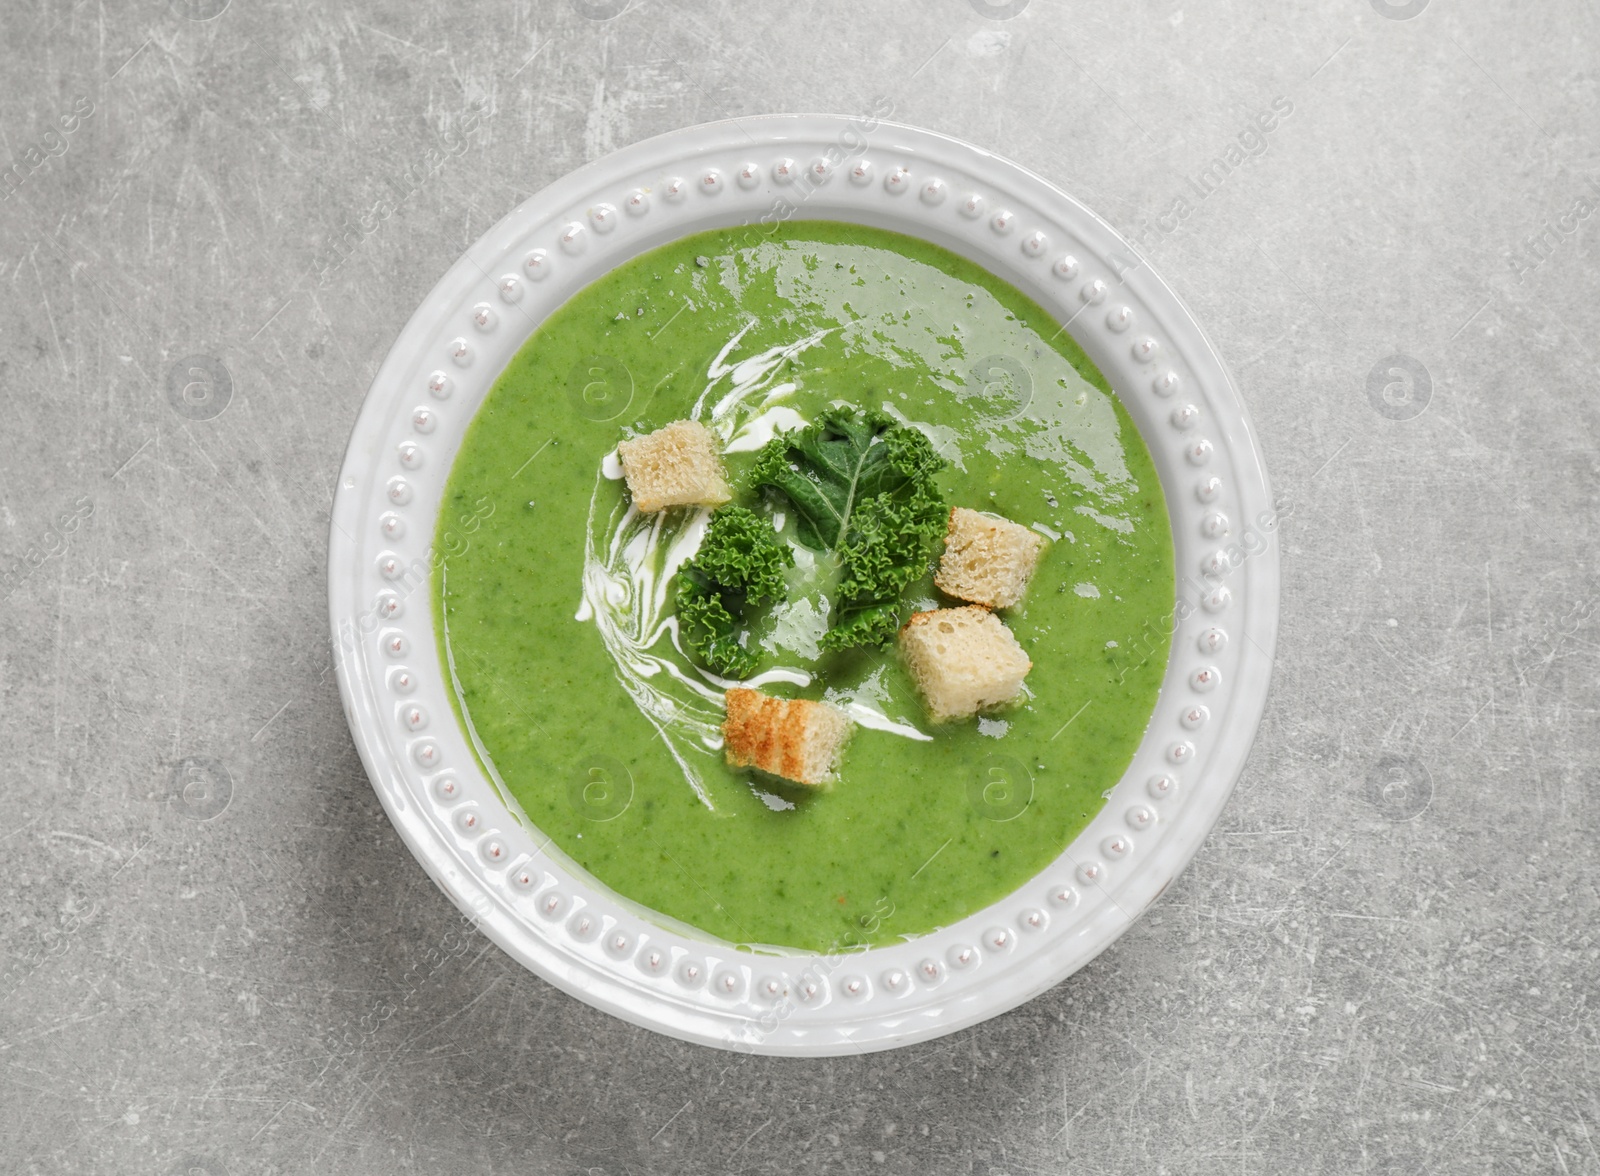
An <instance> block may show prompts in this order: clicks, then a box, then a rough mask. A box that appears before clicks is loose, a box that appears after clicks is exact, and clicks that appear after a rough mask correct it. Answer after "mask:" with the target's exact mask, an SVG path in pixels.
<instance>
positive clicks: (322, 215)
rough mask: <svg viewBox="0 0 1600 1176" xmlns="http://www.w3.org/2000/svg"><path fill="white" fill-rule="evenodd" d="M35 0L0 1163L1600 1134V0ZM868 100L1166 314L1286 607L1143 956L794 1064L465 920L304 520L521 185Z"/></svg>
mask: <svg viewBox="0 0 1600 1176" xmlns="http://www.w3.org/2000/svg"><path fill="white" fill-rule="evenodd" d="M619 9H625V10H624V11H620V12H619V11H618V10H619ZM3 19H4V24H5V27H6V29H7V32H8V37H7V41H8V43H9V44H11V46H12V48H11V49H10V50H9V51H8V61H7V66H6V71H5V74H4V78H3V81H0V163H4V164H6V165H7V170H5V171H4V172H3V173H0V195H3V196H4V199H3V200H0V267H3V268H0V403H3V405H4V414H3V417H0V422H3V434H0V435H3V438H4V440H3V449H0V453H3V457H0V577H3V578H0V594H3V597H4V601H5V604H4V608H3V609H0V699H3V705H0V798H3V811H0V865H3V871H4V872H3V885H4V892H5V899H4V904H3V906H0V971H3V977H4V979H3V993H0V998H3V1002H4V1003H3V1006H0V1170H3V1171H4V1172H6V1173H68V1172H70V1173H79V1172H82V1173H101V1172H105V1173H146V1172H149V1173H169V1172H185V1171H187V1172H194V1171H203V1172H207V1173H211V1174H212V1176H219V1174H221V1173H224V1172H226V1173H231V1174H233V1176H246V1174H251V1173H261V1174H265V1173H300V1172H306V1173H355V1174H365V1173H374V1174H380V1173H381V1174H389V1173H395V1172H422V1173H439V1172H446V1171H449V1172H456V1171H461V1172H486V1173H488V1172H492V1173H624V1172H638V1171H653V1172H733V1171H748V1172H773V1173H784V1174H788V1173H791V1172H797V1171H806V1172H824V1171H826V1172H856V1171H863V1172H870V1171H890V1172H929V1171H932V1172H952V1173H967V1172H978V1173H1009V1174H1013V1176H1021V1174H1024V1173H1067V1172H1074V1173H1076V1172H1096V1173H1134V1172H1137V1173H1157V1172H1170V1173H1190V1172H1201V1173H1206V1172H1227V1173H1239V1172H1245V1173H1260V1172H1278V1171H1282V1170H1285V1169H1289V1170H1296V1171H1306V1172H1317V1173H1321V1172H1328V1173H1334V1172H1337V1173H1347V1172H1406V1173H1424V1172H1441V1173H1443V1172H1451V1173H1455V1172H1485V1173H1487V1172H1496V1173H1499V1172H1510V1171H1539V1172H1551V1173H1573V1174H1575V1173H1580V1172H1590V1173H1595V1172H1600V1097H1597V1081H1596V1068H1597V1066H1600V1047H1597V1043H1596V1032H1597V1022H1596V1010H1595V1007H1594V1004H1593V1002H1594V1000H1595V997H1596V990H1597V981H1596V976H1597V969H1600V931H1597V929H1596V916H1597V914H1600V910H1597V906H1600V901H1597V893H1596V886H1597V883H1600V868H1597V854H1596V849H1595V846H1594V842H1593V836H1594V833H1595V831H1596V811H1597V803H1600V802H1597V800H1596V795H1595V791H1594V788H1595V784H1596V778H1595V776H1596V766H1597V763H1600V739H1597V733H1596V708H1597V706H1600V689H1597V673H1596V645H1597V642H1600V633H1597V626H1596V623H1595V622H1594V619H1593V616H1594V610H1595V605H1596V599H1597V595H1600V593H1597V588H1596V583H1595V571H1596V558H1595V554H1594V539H1595V530H1596V528H1595V520H1596V505H1597V495H1600V463H1597V448H1596V430H1597V425H1600V409H1597V407H1596V399H1595V394H1594V384H1595V381H1596V373H1597V369H1600V358H1597V352H1600V342H1597V341H1596V336H1597V335H1600V305H1597V294H1600V284H1597V282H1596V277H1595V233H1596V227H1597V225H1600V218H1595V217H1594V216H1593V215H1592V214H1593V212H1594V210H1595V207H1596V205H1597V204H1600V88H1597V63H1600V14H1597V10H1596V8H1595V6H1594V5H1593V4H1592V3H1590V4H1586V3H1582V2H1580V0H1554V2H1551V3H1546V4H1540V5H1537V6H1532V5H1525V6H1512V5H1506V4H1491V3H1488V2H1487V0H1434V2H1433V3H1429V2H1428V0H1412V2H1411V3H1400V2H1399V0H1392V2H1386V0H1339V2H1337V3H1331V4H1329V3H1312V2H1311V0H1298V2H1297V3H1289V4H1281V3H1280V4H1267V3H1255V4H1247V3H1229V4H1211V3H1207V4H1201V3H1198V2H1197V0H1196V2H1191V3H1189V4H1184V3H1182V2H1181V0H1143V2H1140V3H1135V4H1132V5H1090V4H1072V5H1068V4H1066V3H1063V2H1061V0H1032V2H1031V3H1029V2H1028V0H970V2H969V0H897V2H890V0H883V2H878V0H802V2H799V3H791V4H770V3H760V4H757V3H755V2H754V0H751V2H749V3H745V4H735V3H733V2H732V0H715V2H702V3H695V2H691V0H634V2H633V3H632V5H631V7H630V6H628V5H626V3H625V0H532V2H531V3H530V2H529V0H522V2H520V3H517V4H511V5H497V4H490V3H477V2H469V3H464V4H451V3H444V2H441V0H429V2H427V3H422V4H417V5H407V4H401V3H394V2H390V3H380V4H371V5H357V4H353V3H349V2H348V0H330V2H328V3H318V4H313V3H309V2H304V0H302V2H300V3H283V2H275V3H247V2H245V0H237V2H235V3H233V4H231V6H230V5H229V4H228V0H176V2H174V3H172V4H170V6H163V4H161V3H159V2H158V0H138V2H137V3H129V4H102V3H98V2H96V3H86V2H85V0H48V2H46V0H29V2H27V3H20V2H17V0H12V2H11V3H9V4H7V5H6V7H5V11H4V16H3ZM880 97H885V98H887V99H888V101H890V102H892V105H893V117H894V118H897V119H900V120H902V121H907V122H913V123H918V124H922V125H925V126H929V127H933V128H936V129H939V130H943V131H948V132H951V133H954V134H957V135H960V136H963V137H966V138H969V139H971V140H974V141H976V142H978V143H980V144H983V145H986V146H989V147H992V148H994V149H995V150H997V151H1000V152H1003V153H1004V154H1006V155H1009V156H1011V157H1013V158H1015V159H1018V160H1020V161H1022V162H1024V163H1025V164H1027V165H1029V166H1031V167H1032V168H1034V169H1036V170H1038V171H1039V172H1041V173H1043V174H1044V175H1045V176H1047V177H1049V178H1051V179H1052V180H1055V181H1057V182H1058V183H1060V184H1061V185H1063V186H1064V187H1066V188H1067V189H1069V190H1070V191H1072V192H1074V193H1075V194H1077V195H1078V196H1079V197H1081V198H1082V199H1084V200H1085V201H1086V202H1087V203H1089V204H1090V205H1091V206H1092V207H1094V208H1095V209H1096V210H1097V211H1099V212H1100V213H1101V214H1102V215H1103V216H1105V217H1107V218H1108V219H1109V220H1110V221H1112V222H1113V223H1114V224H1115V225H1117V226H1118V227H1119V228H1120V229H1121V230H1122V231H1123V232H1124V233H1125V234H1126V235H1127V236H1128V237H1129V238H1130V239H1131V240H1133V241H1134V242H1135V243H1136V244H1137V245H1138V246H1139V247H1140V248H1141V249H1142V250H1143V251H1144V252H1145V253H1146V254H1148V255H1149V256H1150V257H1151V258H1152V259H1153V260H1154V262H1155V264H1156V265H1157V266H1158V267H1159V268H1160V269H1161V270H1162V271H1163V272H1164V274H1165V275H1166V276H1167V277H1168V279H1169V280H1170V281H1171V282H1172V283H1173V285H1174V286H1175V287H1176V288H1177V289H1178V291H1179V292H1180V294H1181V295H1182V296H1183V297H1184V298H1185V299H1186V300H1187V301H1188V302H1189V304H1190V305H1191V306H1192V307H1193V308H1194V309H1195V311H1196V313H1197V314H1198V315H1199V317H1200V318H1201V319H1202V321H1203V322H1204V323H1205V325H1206V327H1207V328H1208V330H1209V331H1210V332H1211V333H1212V335H1213V337H1214V338H1215V340H1216V341H1217V343H1218V346H1219V347H1220V349H1221V351H1222V352H1223V354H1224V356H1225V357H1226V359H1227V360H1228V361H1229V363H1230V364H1231V366H1232V368H1233V371H1234V372H1235V373H1236V375H1237V377H1238V380H1239V383H1240V385H1241V387H1242V389H1243V392H1244V396H1245V399H1246V400H1247V401H1248V403H1249V405H1250V408H1251V411H1252V412H1253V413H1254V415H1255V421H1256V424H1257V426H1258V428H1259V430H1260V434H1261V438H1262V441H1263V444H1264V446H1265V450H1266V453H1267V456H1268V459H1269V462H1270V467H1271V471H1272V474H1273V476H1274V479H1275V483H1276V488H1277V490H1278V492H1279V494H1280V495H1281V497H1282V498H1283V499H1284V501H1285V504H1286V506H1287V507H1288V508H1289V514H1288V518H1287V522H1286V523H1285V525H1284V527H1283V530H1282V542H1283V553H1284V569H1285V577H1286V582H1285V594H1284V613H1283V630H1282V640H1281V644H1280V649H1279V659H1278V665H1277V669H1276V675H1275V682H1274V690H1273V697H1272V701H1271V704H1270V706H1269V709H1268V713H1267V717H1266V721H1265V724H1264V726H1263V728H1262V732H1261V736H1260V739H1259V741H1258V743H1257V745H1256V748H1255V751H1254V754H1253V756H1252V758H1251V761H1250V764H1249V767H1248V770H1247V771H1246V773H1245V775H1244V778H1243V780H1242V781H1241V784H1240V786H1239V790H1238V792H1237V794H1236V796H1235V798H1234V800H1233V801H1232V803H1231V805H1230V807H1229V808H1228V810H1227V813H1226V816H1225V818H1224V820H1223V822H1222V824H1221V826H1220V827H1219V828H1218V829H1217V831H1216V832H1215V834H1214V835H1213V836H1212V837H1211V839H1210V841H1209V842H1208V843H1207V845H1206V847H1205V849H1204V850H1203V852H1202V853H1201V854H1200V856H1199V858H1198V859H1197V860H1196V862H1195V863H1194V865H1193V866H1192V867H1191V868H1190V869H1189V871H1188V872H1187V874H1185V875H1184V877H1183V878H1182V879H1181V880H1180V882H1178V883H1177V884H1175V885H1174V886H1173V887H1172V888H1171V889H1170V890H1169V891H1168V893H1167V894H1166V895H1165V896H1164V897H1163V898H1162V899H1161V900H1160V902H1159V903H1158V904H1157V905H1156V907H1155V908H1154V909H1153V910H1152V912H1151V913H1150V914H1149V916H1148V917H1146V918H1145V919H1144V920H1143V921H1142V922H1141V923H1139V924H1138V925H1137V926H1136V927H1135V928H1134V929H1133V930H1132V931H1131V932H1130V933H1129V934H1128V935H1126V936H1125V937H1124V938H1123V939H1122V940H1121V941H1120V942H1119V943H1118V944H1117V945H1116V946H1115V947H1114V948H1112V949H1111V950H1110V951H1108V952H1107V953H1106V954H1105V955H1104V956H1102V957H1101V958H1100V959H1099V960H1098V961H1096V962H1095V963H1094V964H1093V965H1091V966H1090V967H1088V968H1087V969H1085V970H1084V971H1082V972H1081V973H1079V974H1078V975H1077V976H1075V977H1073V978H1072V979H1071V980H1069V981H1067V982H1066V983H1063V984H1061V985H1060V986H1058V987H1057V988H1055V989H1054V990H1052V991H1051V992H1049V993H1047V994H1045V995H1044V996H1042V997H1040V998H1039V999H1037V1000H1035V1001H1034V1002H1032V1003H1031V1004H1029V1005H1027V1006H1025V1007H1023V1008H1021V1009H1018V1010H1017V1011H1015V1012H1012V1013H1010V1014H1008V1015H1006V1016H1003V1017H1000V1018H998V1019H996V1020H994V1021H991V1022H990V1023H988V1024H985V1025H983V1026H981V1027H978V1028H975V1029H972V1030H969V1031H966V1032H962V1033H959V1034H956V1035H954V1036H952V1037H948V1038H945V1039H943V1040H940V1041H937V1042H934V1043H932V1044H928V1045H923V1046H919V1047H916V1048H912V1049H907V1050H903V1051H898V1052H893V1053H887V1054H879V1055H874V1056H870V1057H852V1058H844V1059H838V1060H831V1061H806V1062H780V1061H774V1060H771V1059H762V1058H751V1057H743V1056H734V1055H729V1054H723V1053H720V1052H716V1051H712V1050H707V1049H702V1048H697V1047H693V1046H689V1045H684V1044H680V1043H678V1042H674V1041H670V1040H666V1039H663V1038H661V1037H657V1036H653V1035H651V1034H649V1033H647V1032H644V1031H642V1030H638V1029H634V1028H632V1027H630V1026H628V1025H625V1024H623V1023H621V1022H619V1021H615V1020H613V1019H611V1018H609V1017H607V1016H605V1015H602V1014H600V1013H597V1012H594V1011H592V1010H590V1009H589V1008H587V1007H586V1006H584V1005H581V1004H579V1003H577V1002H575V1001H573V1000H571V999H568V998H567V997H566V996H564V995H562V994H560V993H558V992H556V991H555V990H553V989H552V988H550V987H549V986H547V985H546V984H545V983H543V982H542V981H540V980H538V979H535V978H534V977H532V976H531V975H528V974H527V973H525V972H523V971H522V970H521V969H520V968H518V967H517V966H516V965H514V964H513V963H511V962H510V961H509V960H508V959H507V958H505V957H504V956H503V955H502V954H501V953H500V952H499V951H498V949H496V948H494V947H493V946H492V945H490V944H489V943H488V942H487V941H485V940H482V939H480V938H477V937H475V936H474V935H472V934H471V933H467V934H463V933H462V931H461V928H460V925H459V922H458V919H457V915H456V912H455V910H454V909H453V908H452V907H451V906H450V904H449V903H448V902H447V901H446V900H445V899H444V897H443V896H442V895H440V894H439V893H438V892H437V891H436V890H435V889H434V887H433V886H432V885H431V884H430V883H429V882H428V880H427V878H426V877H425V876H424V874H423V872H422V870H421V868H420V867H418V866H417V865H416V863H415V862H414V861H413V860H412V859H411V857H410V855H409V854H408V853H407V852H406V851H405V848H404V847H403V846H402V845H401V843H400V842H399V840H398V839H397V837H396V836H395V834H394V832H393V831H392V829H391V827H390V826H389V823H388V821H387V820H386V818H385V816H384V814H383V812H382V811H381V809H380V808H379V806H378V804H377V802H376V800H375V798H374V796H373V793H372V790H371V788H370V787H369V786H368V784H367V781H366V779H365V777H364V775H363V772H362V769H361V765H360V763H359V762H358V761H357V758H356V756H355V753H354V751H353V750H352V747H351V742H350V738H349V735H348V733H347V731H346V729H345V724H344V720H343V718H342V716H341V714H340V709H339V705H338V700H337V693H336V689H335V684H334V680H333V675H332V673H331V669H330V657H329V646H328V642H327V640H326V629H327V625H326V619H325V618H326V612H325V604H324V601H325V590H324V586H325V580H324V574H325V566H324V565H325V550H326V545H325V534H326V530H327V518H328V507H329V502H330V499H331V495H332V490H333V480H334V477H335V474H336V471H337V469H338V465H339V461H340V457H341V454H342V452H343V447H344V443H345V439H346V437H347V435H348V433H349V430H350V427H351V425H352V422H353V421H354V418H355V414H356V410H357V407H358V405H359V404H360V402H361V398H362V395H363V394H364V392H365V391H366V388H367V385H368V383H369V381H370V380H371V379H372V377H373V373H374V372H375V370H376V368H377V365H378V363H379V361H380V359H381V358H382V356H383V355H384V353H385V351H386V350H387V348H388V346H389V344H390V342H391V341H392V340H393V338H394V336H395V335H396V333H397V332H398V330H399V328H400V327H401V325H402V324H403V323H404V321H405V320H406V318H407V317H408V316H409V314H410V313H411V311H412V310H413V309H414V308H415V306H416V305H417V303H418V302H419V300H420V299H421V297H422V296H423V294H424V293H425V292H426V291H427V290H428V288H429V287H430V286H431V284H432V283H433V282H434V280H435V279H436V278H437V277H438V276H439V275H440V274H441V273H443V271H444V270H445V268H446V267H447V266H448V265H449V264H450V263H451V261H452V260H453V259H454V258H455V257H456V256H457V255H458V254H459V253H460V252H461V251H462V250H463V249H464V248H465V247H466V246H467V244H468V243H469V242H471V241H473V240H474V239H475V238H476V237H477V236H478V235H479V234H480V233H482V232H483V231H484V230H485V229H486V228H488V227H489V225H490V224H492V223H493V222H494V221H495V220H497V219H498V218H499V217H500V216H501V215H503V214H504V213H505V212H506V211H507V210H509V209H510V208H511V207H512V206H514V205H515V204H516V203H517V202H519V201H520V200H522V199H523V198H524V197H526V196H527V195H529V194H530V193H532V192H533V191H535V190H537V189H538V188H539V187H541V186H542V185H544V184H545V183H547V182H549V181H551V180H553V179H555V178H556V177H558V176H560V175H561V174H563V173H565V172H567V171H568V170H570V169H572V168H574V167H577V166H578V165H580V164H582V163H584V162H585V161H586V160H590V159H593V158H595V157H597V156H599V155H601V154H603V153H605V152H607V151H610V150H611V149H613V148H615V147H619V146H621V145H624V144H626V143H629V142H632V141H634V140H637V139H640V138H643V137H645V136H648V135H652V134H655V133H657V132H660V131H664V130H667V129H670V128H674V127H678V126H681V125H684V124H688V123H694V122H700V121H705V120H709V119H714V118H727V117H737V116H739V115H741V114H749V113H753V112H761V111H781V110H815V109H827V110H837V111H840V112H843V113H855V112H861V111H866V110H868V109H871V107H872V105H873V103H874V102H875V101H877V100H878V99H879V98H880ZM474 103H481V104H482V108H483V110H484V111H485V112H486V115H485V117H483V118H482V119H481V120H479V121H478V123H477V124H476V125H475V126H474V127H473V129H472V130H470V131H464V130H462V126H463V119H464V118H465V115H466V112H467V111H469V110H470V109H472V107H473V104H474ZM1275 106H1276V109H1277V111H1278V113H1279V117H1277V118H1276V119H1274V120H1270V121H1272V123H1273V127H1272V129H1271V130H1270V131H1263V130H1261V129H1260V126H1261V123H1259V122H1258V115H1261V114H1263V113H1264V112H1269V111H1272V110H1274V108H1275ZM1285 108H1287V110H1288V112H1287V113H1284V110H1285ZM1219 159H1220V160H1221V161H1222V164H1221V166H1219V165H1218V163H1217V161H1218V160H1219ZM384 201H388V202H389V203H390V204H391V205H392V206H393V213H392V215H387V216H373V215H372V210H373V209H374V208H375V207H376V206H378V205H379V204H380V203H382V202H384Z"/></svg>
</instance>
